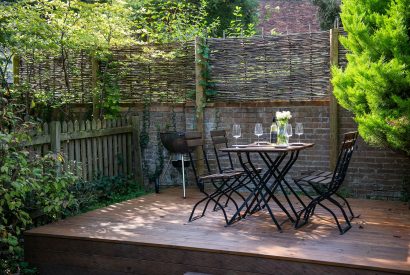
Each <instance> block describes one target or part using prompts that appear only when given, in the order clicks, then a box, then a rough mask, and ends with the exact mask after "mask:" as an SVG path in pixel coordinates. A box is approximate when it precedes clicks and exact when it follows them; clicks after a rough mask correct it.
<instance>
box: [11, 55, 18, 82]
mask: <svg viewBox="0 0 410 275" xmlns="http://www.w3.org/2000/svg"><path fill="white" fill-rule="evenodd" d="M12 63H13V85H14V86H16V85H19V84H20V56H18V55H14V56H13V62H12Z"/></svg>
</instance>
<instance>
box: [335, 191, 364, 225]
mask: <svg viewBox="0 0 410 275" xmlns="http://www.w3.org/2000/svg"><path fill="white" fill-rule="evenodd" d="M335 195H336V196H338V197H339V198H340V199H342V200H343V201H344V202H345V204H346V206H347V209H349V212H350V220H353V219H354V218H358V217H360V215H357V216H355V215H354V214H353V210H352V208H351V207H350V204H349V202H348V201H347V199H346V198H344V197H343V196H341V195H339V194H338V193H335Z"/></svg>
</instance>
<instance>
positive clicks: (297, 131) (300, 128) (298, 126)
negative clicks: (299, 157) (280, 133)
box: [295, 122, 303, 143]
mask: <svg viewBox="0 0 410 275" xmlns="http://www.w3.org/2000/svg"><path fill="white" fill-rule="evenodd" d="M295 134H297V135H298V137H299V138H298V139H299V141H298V142H299V143H300V136H301V135H303V124H302V123H300V122H298V123H296V127H295Z"/></svg>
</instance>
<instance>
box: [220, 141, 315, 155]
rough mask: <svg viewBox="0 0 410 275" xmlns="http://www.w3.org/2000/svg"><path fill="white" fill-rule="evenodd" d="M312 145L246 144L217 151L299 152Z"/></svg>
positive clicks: (312, 144)
mask: <svg viewBox="0 0 410 275" xmlns="http://www.w3.org/2000/svg"><path fill="white" fill-rule="evenodd" d="M314 145H315V144H314V143H299V144H297V145H296V144H292V143H291V144H289V146H286V147H285V146H280V145H275V144H263V145H259V146H258V145H256V144H248V145H238V147H235V146H232V147H227V148H221V149H219V150H220V151H222V152H232V153H234V152H235V153H239V152H291V151H300V150H303V149H306V148H310V147H313V146H314Z"/></svg>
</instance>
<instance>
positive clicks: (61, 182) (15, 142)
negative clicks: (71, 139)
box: [0, 98, 76, 274]
mask: <svg viewBox="0 0 410 275" xmlns="http://www.w3.org/2000/svg"><path fill="white" fill-rule="evenodd" d="M2 100H3V102H7V99H6V98H2ZM22 108H23V107H22V106H20V105H18V104H13V103H8V102H7V104H4V105H3V106H2V112H1V116H0V119H1V121H0V156H1V158H0V255H1V257H0V270H2V271H4V272H5V273H6V274H7V273H13V272H17V271H24V270H21V268H22V267H24V265H19V262H21V260H22V259H23V249H22V233H23V232H24V231H25V230H27V229H29V228H31V227H33V226H37V225H40V224H44V223H48V222H51V221H55V220H57V219H59V218H61V217H63V216H64V213H65V211H66V210H68V209H69V208H70V207H72V206H73V205H74V204H75V198H74V196H73V195H72V194H71V193H70V192H69V188H70V186H72V185H73V184H74V183H75V181H76V177H75V176H74V175H73V174H72V173H70V172H64V173H57V169H56V167H57V165H59V164H60V163H59V162H61V159H60V158H58V157H56V156H54V155H51V154H50V155H46V156H43V157H42V156H38V155H35V154H33V153H31V152H30V151H29V150H28V149H26V148H25V147H22V143H24V142H27V141H28V140H29V136H28V135H27V132H28V131H29V130H30V128H32V127H33V125H34V124H31V123H28V122H24V121H23V120H22V119H20V118H19V117H18V116H17V115H16V113H19V110H22Z"/></svg>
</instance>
